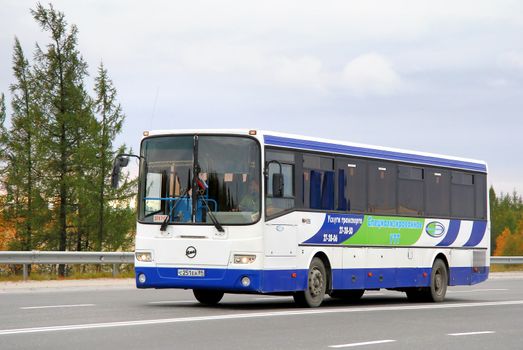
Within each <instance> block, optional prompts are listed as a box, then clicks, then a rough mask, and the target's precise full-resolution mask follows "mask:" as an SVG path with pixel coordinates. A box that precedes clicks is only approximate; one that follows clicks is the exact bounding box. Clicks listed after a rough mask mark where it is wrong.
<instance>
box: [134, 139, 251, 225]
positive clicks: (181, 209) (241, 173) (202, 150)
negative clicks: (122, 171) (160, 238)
mask: <svg viewBox="0 0 523 350" xmlns="http://www.w3.org/2000/svg"><path fill="white" fill-rule="evenodd" d="M195 142H196V143H197V146H195ZM141 156H142V162H141V168H140V191H139V206H140V209H139V221H140V222H142V223H163V222H167V223H169V224H190V223H192V224H213V217H212V216H214V219H215V220H216V221H218V222H219V223H220V224H251V223H254V222H256V221H258V219H259V217H260V208H261V198H260V192H261V191H260V190H261V187H260V184H261V182H260V177H261V171H260V146H259V144H258V142H257V141H256V140H255V139H253V138H249V137H243V136H210V135H199V136H197V137H195V136H194V135H181V136H158V137H151V138H148V139H144V140H143V142H142V148H141ZM195 159H196V160H197V164H195ZM195 169H196V174H195ZM194 183H196V184H197V186H196V187H193V185H194ZM195 189H197V193H196V196H194V193H193V190H195ZM194 204H196V210H195V211H193V205H194ZM209 211H211V212H212V214H209Z"/></svg>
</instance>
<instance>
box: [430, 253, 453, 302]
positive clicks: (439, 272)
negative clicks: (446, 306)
mask: <svg viewBox="0 0 523 350" xmlns="http://www.w3.org/2000/svg"><path fill="white" fill-rule="evenodd" d="M448 280H449V273H448V271H447V265H445V263H444V262H443V260H441V259H436V261H434V265H432V272H431V274H430V287H429V288H428V290H427V300H428V301H433V302H435V303H439V302H441V301H443V300H445V294H447V283H448Z"/></svg>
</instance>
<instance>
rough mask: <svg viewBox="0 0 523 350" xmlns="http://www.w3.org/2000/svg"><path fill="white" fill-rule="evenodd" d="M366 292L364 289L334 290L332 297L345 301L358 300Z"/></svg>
mask: <svg viewBox="0 0 523 350" xmlns="http://www.w3.org/2000/svg"><path fill="white" fill-rule="evenodd" d="M363 293H365V290H364V289H348V290H333V291H332V292H330V294H329V295H330V297H331V298H334V299H343V300H344V301H357V300H360V298H361V297H362V296H363Z"/></svg>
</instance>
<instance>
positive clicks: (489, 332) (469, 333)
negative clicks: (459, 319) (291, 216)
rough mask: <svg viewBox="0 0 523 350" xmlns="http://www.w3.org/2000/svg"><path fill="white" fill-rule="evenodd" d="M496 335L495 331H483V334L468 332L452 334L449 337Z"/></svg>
mask: <svg viewBox="0 0 523 350" xmlns="http://www.w3.org/2000/svg"><path fill="white" fill-rule="evenodd" d="M492 333H496V332H494V331H481V332H467V333H450V334H449V335H452V336H454V337H458V336H461V335H477V334H492Z"/></svg>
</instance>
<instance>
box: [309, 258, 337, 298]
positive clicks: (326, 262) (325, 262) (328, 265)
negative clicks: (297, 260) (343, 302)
mask: <svg viewBox="0 0 523 350" xmlns="http://www.w3.org/2000/svg"><path fill="white" fill-rule="evenodd" d="M314 258H318V259H320V260H321V261H322V262H323V265H324V266H325V273H326V274H327V288H326V290H325V292H326V293H330V292H331V291H332V267H331V263H330V261H329V258H328V257H327V254H325V253H324V252H323V251H321V250H320V251H318V252H316V253H315V254H314V255H313V256H312V258H311V260H310V261H309V264H310V263H311V262H312V260H313V259H314Z"/></svg>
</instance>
